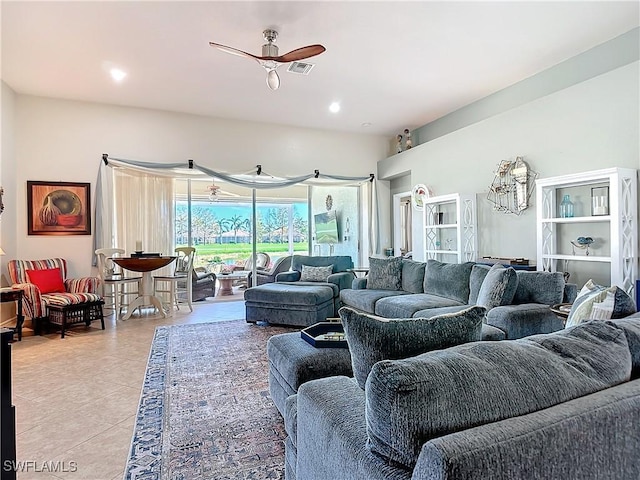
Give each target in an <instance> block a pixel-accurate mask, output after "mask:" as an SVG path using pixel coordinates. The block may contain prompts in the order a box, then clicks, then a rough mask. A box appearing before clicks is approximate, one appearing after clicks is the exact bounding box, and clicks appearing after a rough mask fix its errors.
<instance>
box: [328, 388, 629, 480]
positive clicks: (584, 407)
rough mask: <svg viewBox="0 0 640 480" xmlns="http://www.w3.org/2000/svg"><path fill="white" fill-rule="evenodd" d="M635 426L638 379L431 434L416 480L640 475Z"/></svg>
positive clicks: (579, 479)
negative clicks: (545, 406)
mask: <svg viewBox="0 0 640 480" xmlns="http://www.w3.org/2000/svg"><path fill="white" fill-rule="evenodd" d="M637 425H640V380H636V381H634V382H627V383H623V384H622V385H618V386H616V387H613V388H608V389H606V390H603V391H600V392H597V393H594V394H592V395H587V396H585V397H581V398H577V399H575V400H571V401H569V402H565V403H563V404H561V405H556V406H553V407H551V408H548V409H545V410H541V411H538V412H534V413H530V414H528V415H524V416H521V417H514V418H509V419H507V420H503V421H500V422H495V423H490V424H487V425H482V426H479V427H476V428H471V429H468V430H464V431H462V432H458V433H453V434H451V435H446V436H444V437H440V438H436V439H433V440H431V441H429V442H427V443H426V444H425V445H424V446H423V447H422V452H421V453H420V456H419V457H418V462H417V464H416V467H415V471H414V475H413V477H412V479H413V480H427V479H428V480H450V479H456V480H478V479H491V480H514V479H522V480H524V479H540V480H543V479H544V480H548V479H558V480H603V479H611V480H613V479H616V480H627V479H628V480H631V479H637V478H640V462H638V451H640V435H638V434H637V430H634V428H633V427H630V426H637ZM327 478H330V477H327ZM370 478H371V480H377V479H379V478H380V477H370Z"/></svg>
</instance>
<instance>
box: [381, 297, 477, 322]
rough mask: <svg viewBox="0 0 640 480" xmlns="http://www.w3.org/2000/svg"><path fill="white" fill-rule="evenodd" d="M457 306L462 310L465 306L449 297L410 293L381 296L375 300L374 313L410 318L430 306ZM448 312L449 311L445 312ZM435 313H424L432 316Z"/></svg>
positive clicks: (389, 316)
mask: <svg viewBox="0 0 640 480" xmlns="http://www.w3.org/2000/svg"><path fill="white" fill-rule="evenodd" d="M443 307H459V308H458V310H462V309H464V308H466V307H467V305H464V304H462V303H460V302H457V301H455V300H451V299H450V298H445V297H439V296H438V295H429V294H428V293H412V294H409V295H403V296H394V297H387V298H382V299H380V300H379V301H377V302H376V307H375V310H374V313H375V314H376V315H379V316H381V317H386V318H410V317H416V316H417V315H415V313H416V312H418V311H421V310H425V309H426V310H428V309H432V308H443ZM447 313H449V312H447ZM434 315H435V314H429V315H426V316H427V317H433V316H434Z"/></svg>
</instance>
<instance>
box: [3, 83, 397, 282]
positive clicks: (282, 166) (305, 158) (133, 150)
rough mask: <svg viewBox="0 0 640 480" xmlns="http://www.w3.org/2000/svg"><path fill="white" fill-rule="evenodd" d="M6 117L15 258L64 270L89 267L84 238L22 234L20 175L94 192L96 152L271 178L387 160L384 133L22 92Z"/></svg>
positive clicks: (356, 168)
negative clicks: (11, 137)
mask: <svg viewBox="0 0 640 480" xmlns="http://www.w3.org/2000/svg"><path fill="white" fill-rule="evenodd" d="M3 110H4V108H3ZM15 114H16V117H15V118H16V121H15V139H16V140H15V145H16V156H15V161H16V176H15V183H16V191H15V203H16V208H17V217H16V218H17V221H16V223H15V228H16V237H17V248H16V251H15V255H14V256H15V257H18V258H28V259H35V258H48V257H51V256H54V255H55V256H60V257H64V258H66V259H67V260H68V261H69V264H70V268H69V269H70V275H71V276H75V275H87V274H90V273H91V257H92V237H91V236H89V235H87V236H62V237H53V236H28V235H27V225H26V182H27V180H50V181H71V182H91V185H92V196H93V195H94V192H95V181H96V176H97V172H98V165H99V162H100V161H101V155H102V153H108V154H109V155H110V156H111V157H114V158H126V159H135V160H141V161H156V162H176V161H186V160H187V159H193V160H195V161H196V162H197V163H198V164H200V165H204V166H208V167H211V168H215V169H220V170H223V171H227V172H230V173H240V172H244V171H248V170H250V169H252V168H254V167H255V166H256V165H257V164H261V165H262V167H263V170H264V171H265V172H268V173H270V174H273V175H282V176H295V175H300V174H306V173H312V172H313V171H314V170H315V169H319V170H320V171H321V172H323V173H334V174H342V175H354V176H359V175H362V176H366V175H368V174H369V173H373V172H375V169H376V162H377V161H378V160H380V159H381V158H384V157H385V156H386V152H387V143H388V141H387V139H386V138H384V137H376V136H367V135H355V134H340V133H334V132H328V131H319V130H311V129H303V128H290V127H283V126H277V125H271V124H259V123H250V122H241V121H231V120H223V119H216V118H210V117H202V116H196V115H188V114H180V113H172V112H163V111H154V110H146V109H138V108H126V107H117V106H110V105H100V104H93V103H84V102H73V101H66V100H58V99H49V98H40V97H33V96H24V95H17V96H16V105H15ZM3 220H4V219H3Z"/></svg>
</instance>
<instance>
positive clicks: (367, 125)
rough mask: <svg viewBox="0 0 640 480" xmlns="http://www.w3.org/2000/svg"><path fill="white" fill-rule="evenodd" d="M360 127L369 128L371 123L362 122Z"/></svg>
mask: <svg viewBox="0 0 640 480" xmlns="http://www.w3.org/2000/svg"><path fill="white" fill-rule="evenodd" d="M360 126H361V127H365V128H367V127H370V126H371V122H362V123H361V124H360Z"/></svg>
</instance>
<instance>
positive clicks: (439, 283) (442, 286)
mask: <svg viewBox="0 0 640 480" xmlns="http://www.w3.org/2000/svg"><path fill="white" fill-rule="evenodd" d="M472 268H473V262H465V263H443V262H439V261H437V260H427V267H426V269H425V273H424V293H430V294H432V295H438V296H440V297H446V298H450V299H452V300H456V301H458V302H460V303H467V302H468V301H469V277H470V275H471V269H472Z"/></svg>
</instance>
